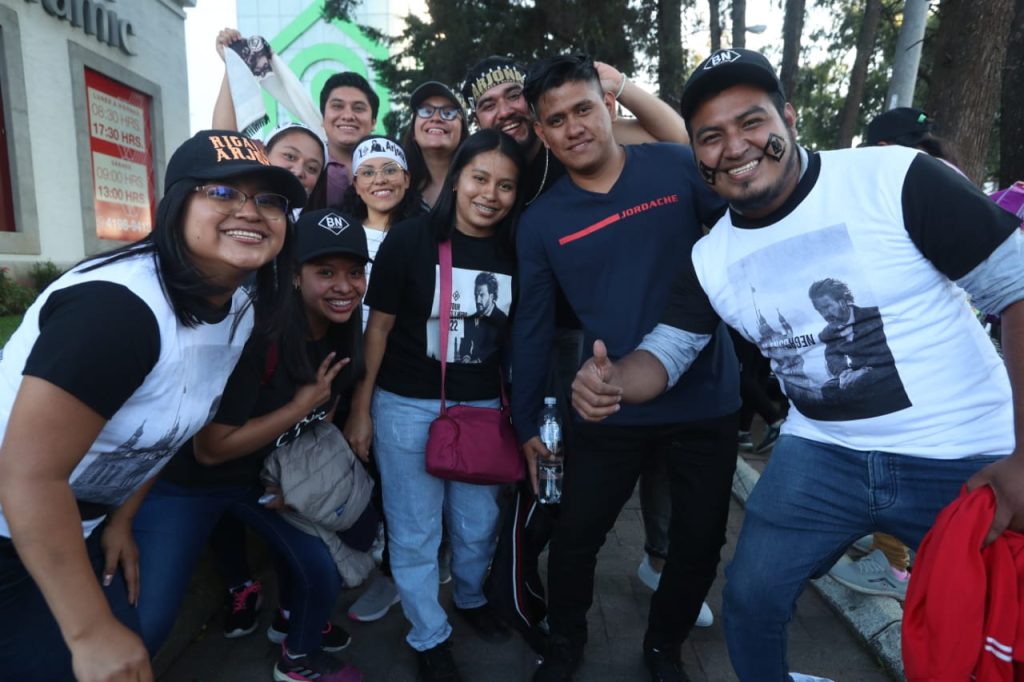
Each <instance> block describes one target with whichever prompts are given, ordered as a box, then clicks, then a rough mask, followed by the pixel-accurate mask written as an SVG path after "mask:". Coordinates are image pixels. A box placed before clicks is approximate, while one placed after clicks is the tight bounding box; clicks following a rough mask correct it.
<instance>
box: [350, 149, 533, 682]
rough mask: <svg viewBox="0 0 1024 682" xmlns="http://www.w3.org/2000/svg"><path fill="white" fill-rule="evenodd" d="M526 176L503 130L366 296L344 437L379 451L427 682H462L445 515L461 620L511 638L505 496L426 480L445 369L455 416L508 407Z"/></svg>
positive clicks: (450, 181) (396, 233) (492, 489)
mask: <svg viewBox="0 0 1024 682" xmlns="http://www.w3.org/2000/svg"><path fill="white" fill-rule="evenodd" d="M521 168H522V153H521V152H520V150H519V147H518V145H516V143H515V142H514V141H513V140H512V138H510V137H508V136H507V135H505V134H503V133H500V132H498V131H495V130H483V131H480V132H478V133H476V134H474V135H472V136H470V137H469V138H468V139H467V140H466V142H465V143H464V144H463V145H462V146H461V147H460V148H459V151H458V152H457V153H456V154H455V157H454V158H453V160H452V164H451V167H450V168H449V170H448V174H447V177H446V178H445V183H444V186H443V188H442V190H441V193H440V196H439V198H438V201H437V203H436V204H435V205H434V208H433V210H432V211H431V212H430V213H429V214H428V215H426V216H422V217H419V218H414V219H411V220H408V221H406V222H403V223H401V224H399V225H397V226H395V227H393V228H392V229H391V232H390V234H389V235H388V238H387V239H386V240H385V241H384V243H383V244H382V245H381V247H380V251H379V252H378V254H377V258H376V260H375V262H374V270H373V279H372V281H371V284H370V289H369V291H368V293H367V299H366V300H367V303H368V305H369V306H370V310H371V312H370V319H369V322H368V325H367V329H366V336H365V354H366V355H365V358H366V372H367V373H366V378H365V379H364V381H363V383H362V384H361V385H360V386H359V387H358V388H357V389H356V394H355V396H354V398H353V403H352V414H351V416H350V419H349V425H350V427H351V428H349V429H346V431H347V433H348V435H349V436H350V441H351V444H352V448H353V450H355V452H356V453H357V454H359V455H360V456H363V457H365V456H366V454H367V452H368V450H369V446H370V441H371V439H372V441H373V446H374V451H375V454H376V457H377V461H378V465H379V467H380V473H381V481H382V486H383V493H384V512H385V515H386V516H387V519H388V541H389V543H390V551H391V570H392V572H393V574H394V579H395V583H396V585H397V586H398V590H399V593H400V594H401V603H402V609H403V611H404V612H405V616H406V618H407V619H408V620H409V622H410V624H411V625H412V628H411V630H410V632H409V634H408V635H407V637H406V641H407V642H408V643H409V645H410V646H412V648H413V649H415V650H416V651H417V652H418V654H419V669H420V676H421V679H424V680H457V679H459V675H458V672H457V670H456V668H455V664H454V660H453V658H452V654H451V650H450V646H449V637H450V635H451V631H452V628H451V625H450V624H449V623H448V617H447V614H446V613H445V610H444V608H443V607H442V606H441V605H440V603H439V602H438V587H437V585H438V562H437V550H438V545H439V543H440V541H441V520H442V515H443V516H444V517H445V520H446V525H447V527H448V530H449V534H450V539H451V544H452V554H453V558H452V574H453V576H454V590H453V592H454V595H453V596H454V602H455V610H456V611H457V612H458V613H459V614H460V615H461V616H462V617H463V618H464V620H466V621H467V622H468V623H469V624H470V625H471V626H472V627H473V628H474V630H475V631H476V633H477V634H478V635H479V636H481V637H483V638H484V639H488V640H491V641H500V640H503V639H506V638H507V637H508V636H509V633H508V631H507V630H506V629H505V628H504V627H503V626H502V625H501V624H500V623H499V622H498V621H497V620H495V618H494V617H493V615H491V613H490V611H489V610H488V608H487V600H486V598H485V597H484V594H483V582H484V578H485V576H486V574H487V567H488V564H489V563H490V560H491V555H492V553H493V551H494V543H495V537H496V533H497V526H498V504H497V499H496V498H497V493H498V486H497V485H478V484H472V483H462V482H456V481H451V480H442V479H440V478H435V477H433V476H431V475H430V474H428V473H427V471H426V466H425V457H426V454H425V453H426V444H427V432H428V429H429V428H430V424H431V422H433V421H434V419H436V418H437V416H438V411H439V408H440V396H441V362H440V359H441V358H442V357H443V358H444V360H445V363H446V365H447V368H446V377H445V395H446V398H447V401H448V405H449V406H451V405H453V404H465V405H471V406H476V407H489V408H496V407H498V405H499V400H500V398H499V396H500V393H501V386H500V384H501V381H502V379H501V373H500V365H501V356H502V350H503V346H504V341H505V339H506V338H507V334H508V314H509V309H510V307H511V302H512V278H513V275H514V272H515V254H514V251H513V247H512V231H513V227H514V225H515V223H516V220H517V217H518V213H519V205H520V204H519V201H518V192H517V189H518V179H519V173H520V170H521ZM443 242H449V243H450V245H451V253H452V268H451V292H452V293H451V301H450V321H449V326H448V334H447V337H448V339H447V343H446V344H445V347H444V348H441V347H440V346H441V343H440V336H441V335H440V329H439V320H440V318H441V313H440V311H441V305H442V303H444V302H442V301H440V296H439V292H440V290H441V287H440V282H441V278H440V269H439V265H438V263H439V258H438V245H439V244H440V243H443ZM442 354H443V355H442ZM371 415H372V419H371Z"/></svg>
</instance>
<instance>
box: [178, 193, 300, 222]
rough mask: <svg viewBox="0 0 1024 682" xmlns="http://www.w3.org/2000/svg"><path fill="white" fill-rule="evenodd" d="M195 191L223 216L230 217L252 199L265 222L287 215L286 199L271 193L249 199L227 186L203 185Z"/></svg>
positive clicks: (246, 195) (247, 196)
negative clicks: (203, 196)
mask: <svg viewBox="0 0 1024 682" xmlns="http://www.w3.org/2000/svg"><path fill="white" fill-rule="evenodd" d="M195 191H197V192H202V193H203V194H205V195H206V198H207V199H208V200H209V201H210V205H211V206H213V210H215V211H217V213H222V214H224V215H231V214H232V213H234V212H235V211H237V210H238V209H240V208H242V206H244V205H245V202H246V201H248V200H249V199H252V201H253V203H254V204H256V210H257V211H259V214H260V215H261V216H263V217H264V218H265V219H267V220H281V219H282V218H284V217H285V215H287V214H288V199H287V198H286V197H283V196H281V195H280V194H274V193H273V192H260V193H259V194H255V195H253V196H252V197H250V196H249V195H248V194H246V193H245V192H243V191H241V190H237V189H235V188H234V187H228V186H227V185H203V186H201V187H196V188H195Z"/></svg>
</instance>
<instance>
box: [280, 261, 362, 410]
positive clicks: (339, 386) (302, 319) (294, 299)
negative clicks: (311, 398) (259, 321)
mask: <svg viewBox="0 0 1024 682" xmlns="http://www.w3.org/2000/svg"><path fill="white" fill-rule="evenodd" d="M301 269H302V266H301V265H299V264H298V263H295V264H294V272H296V273H299V272H300V271H301ZM289 298H290V305H289V320H288V324H287V325H285V327H284V331H283V332H282V334H281V362H282V363H283V365H284V368H285V371H287V372H288V376H289V377H290V378H291V380H292V382H293V383H294V384H295V385H297V386H299V385H302V384H308V383H310V382H312V381H314V380H315V379H316V370H317V366H316V365H314V364H313V363H312V361H311V360H310V358H309V353H307V352H306V342H307V340H308V332H309V318H308V317H307V316H306V305H305V302H304V301H303V300H302V292H301V291H299V289H298V287H296V288H295V289H294V292H293V293H292V295H291V296H290V297H289ZM327 343H328V346H329V347H330V349H331V350H332V351H334V352H335V356H334V359H335V361H337V360H339V359H341V358H349V363H348V365H346V366H345V367H344V369H342V370H341V372H340V373H339V374H338V376H337V377H336V378H335V380H334V391H335V392H336V393H341V392H343V391H345V390H347V389H348V388H349V387H351V386H352V385H354V384H355V383H356V382H357V381H359V380H360V379H362V378H363V376H364V375H365V374H366V361H365V360H364V358H363V306H362V302H361V301H360V303H359V304H357V305H356V309H355V310H354V311H353V312H352V316H351V317H350V318H349V319H348V321H347V322H343V323H342V324H334V323H331V324H329V325H328V326H327ZM322 360H323V358H320V360H319V361H322ZM319 361H318V362H319Z"/></svg>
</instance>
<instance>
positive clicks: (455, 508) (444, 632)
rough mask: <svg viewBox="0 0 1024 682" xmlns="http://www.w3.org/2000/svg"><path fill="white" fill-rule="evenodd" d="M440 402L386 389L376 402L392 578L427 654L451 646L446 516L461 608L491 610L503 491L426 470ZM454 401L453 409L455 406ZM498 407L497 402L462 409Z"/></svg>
mask: <svg viewBox="0 0 1024 682" xmlns="http://www.w3.org/2000/svg"><path fill="white" fill-rule="evenodd" d="M440 402H441V401H440V400H439V399H438V400H424V399H419V398H406V397H403V396H400V395H396V394H394V393H390V392H388V391H384V390H382V389H379V388H378V389H377V390H376V391H375V392H374V395H373V406H372V415H373V448H374V453H375V455H376V457H377V465H378V467H379V468H380V478H381V492H382V493H383V495H384V515H385V516H386V517H387V520H388V523H387V528H388V543H389V548H390V552H391V572H392V575H393V576H394V579H395V585H397V586H398V593H399V594H400V595H401V597H402V610H403V611H404V612H405V617H406V619H407V620H408V621H409V622H410V623H411V624H412V629H411V630H410V631H409V634H408V635H407V636H406V641H407V642H409V645H410V646H411V647H412V648H413V649H416V650H417V651H425V650H426V649H430V648H432V647H435V646H437V645H438V644H440V643H441V642H443V641H445V640H446V639H448V636H449V635H450V634H451V632H452V628H451V625H449V624H448V616H447V615H446V614H445V610H444V608H442V607H441V604H440V603H439V602H438V598H437V595H438V567H437V549H438V546H439V545H440V543H441V515H442V514H444V518H445V521H446V524H447V527H448V535H449V537H450V539H451V545H452V577H453V578H454V597H455V605H456V606H457V607H459V608H463V609H470V608H475V607H477V606H483V605H484V604H486V603H487V599H486V597H484V594H483V584H484V578H485V577H486V576H487V567H488V566H489V565H490V562H491V557H492V556H493V554H494V545H495V541H496V538H497V531H498V502H497V495H498V488H499V486H496V485H474V484H471V483H458V482H455V481H445V480H442V479H440V478H435V477H433V476H431V475H430V474H428V473H427V470H426V462H425V460H426V448H427V430H428V429H429V428H430V422H432V421H434V419H435V418H436V417H437V414H438V409H440ZM455 404H459V403H455V402H453V401H449V402H448V405H449V406H451V405H455ZM461 404H465V405H473V406H476V407H497V406H498V400H497V399H494V400H478V401H473V402H467V403H461Z"/></svg>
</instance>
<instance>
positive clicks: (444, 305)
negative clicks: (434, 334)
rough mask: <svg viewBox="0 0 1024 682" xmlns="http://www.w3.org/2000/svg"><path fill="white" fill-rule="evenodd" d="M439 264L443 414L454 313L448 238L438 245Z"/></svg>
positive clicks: (445, 410) (450, 242)
mask: <svg viewBox="0 0 1024 682" xmlns="http://www.w3.org/2000/svg"><path fill="white" fill-rule="evenodd" d="M437 264H438V271H439V279H440V283H441V291H440V295H439V296H438V302H437V305H438V308H439V310H438V313H439V314H440V318H441V319H440V328H441V348H440V351H439V352H440V355H441V414H445V413H447V411H448V408H447V406H446V405H447V401H446V400H445V398H444V379H445V374H446V372H445V370H446V368H447V365H448V363H447V362H446V361H445V358H446V357H447V355H448V327H449V324H450V320H451V313H452V241H451V239H446V240H444V241H443V242H440V243H438V245H437Z"/></svg>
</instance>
